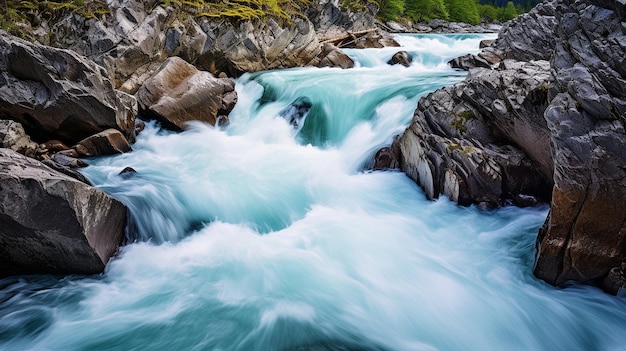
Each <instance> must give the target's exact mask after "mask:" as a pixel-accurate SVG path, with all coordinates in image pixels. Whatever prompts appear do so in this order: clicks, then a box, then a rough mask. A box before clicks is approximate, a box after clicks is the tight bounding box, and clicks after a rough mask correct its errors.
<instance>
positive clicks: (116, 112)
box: [0, 31, 136, 144]
mask: <svg viewBox="0 0 626 351" xmlns="http://www.w3.org/2000/svg"><path fill="white" fill-rule="evenodd" d="M133 105H134V99H133V98H132V97H131V96H128V95H125V94H123V93H121V92H118V91H115V90H114V89H113V86H112V85H111V82H110V80H109V79H108V77H107V73H106V71H105V70H104V69H103V68H102V67H100V66H98V65H96V64H94V63H93V62H91V61H89V60H88V59H86V58H84V57H82V56H80V55H78V54H76V53H75V52H72V51H69V50H61V49H56V48H51V47H46V46H42V45H38V44H32V43H29V42H26V41H24V40H21V39H18V38H16V37H13V36H11V35H9V34H7V33H5V32H3V31H0V119H11V120H15V121H17V122H20V123H21V124H22V125H23V126H24V129H25V130H26V131H27V133H28V134H29V135H30V136H31V137H33V138H34V139H35V140H38V141H44V140H50V139H60V140H62V141H64V142H67V143H70V144H73V143H76V142H77V141H79V140H81V139H83V138H85V137H87V136H90V135H92V134H95V133H98V132H101V131H103V130H105V129H108V128H115V129H118V130H120V131H122V132H123V133H127V134H129V135H130V134H132V125H133V124H134V122H133V121H134V118H135V113H136V111H135V108H134V106H133Z"/></svg>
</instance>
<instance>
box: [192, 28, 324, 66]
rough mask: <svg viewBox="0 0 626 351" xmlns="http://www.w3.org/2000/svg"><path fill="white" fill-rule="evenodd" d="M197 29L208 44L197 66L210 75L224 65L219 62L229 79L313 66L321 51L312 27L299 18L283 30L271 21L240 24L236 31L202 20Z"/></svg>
mask: <svg viewBox="0 0 626 351" xmlns="http://www.w3.org/2000/svg"><path fill="white" fill-rule="evenodd" d="M200 26H201V27H202V29H203V30H204V31H205V32H206V33H207V35H208V36H209V38H211V39H212V40H211V42H210V43H209V44H210V45H207V53H206V54H205V55H203V56H201V57H200V58H199V60H198V65H199V67H201V68H202V69H208V70H209V71H212V72H213V71H214V70H212V69H211V68H212V67H218V66H219V65H220V64H222V65H224V64H225V63H224V62H222V63H220V62H219V61H220V60H226V61H227V62H226V63H227V64H228V65H230V66H231V67H222V70H226V71H230V72H228V73H230V74H231V75H233V74H240V73H241V72H258V71H263V70H268V69H276V68H289V67H302V66H308V65H315V64H316V63H317V56H318V55H319V54H320V52H321V50H322V49H321V45H320V42H319V41H318V40H317V37H316V35H315V29H314V28H313V24H312V23H311V22H310V21H309V20H307V19H302V18H298V19H295V20H294V21H293V24H291V25H288V26H286V27H285V28H282V27H280V26H279V25H278V24H277V23H276V22H275V21H273V20H271V19H269V20H267V22H263V21H260V20H254V21H245V22H241V23H240V24H239V27H237V28H236V27H234V26H233V25H232V24H230V23H229V22H226V21H217V22H215V21H208V20H206V19H205V20H203V21H201V23H200Z"/></svg>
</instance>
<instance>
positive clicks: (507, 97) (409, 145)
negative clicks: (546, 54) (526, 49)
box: [400, 61, 552, 207]
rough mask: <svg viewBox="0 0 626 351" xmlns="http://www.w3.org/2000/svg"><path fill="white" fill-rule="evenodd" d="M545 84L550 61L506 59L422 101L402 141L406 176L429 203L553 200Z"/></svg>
mask: <svg viewBox="0 0 626 351" xmlns="http://www.w3.org/2000/svg"><path fill="white" fill-rule="evenodd" d="M548 79H549V64H548V62H546V61H536V62H516V61H505V62H504V63H503V64H501V65H500V67H498V69H495V70H492V69H483V68H477V69H472V70H470V72H469V74H468V76H467V78H466V80H465V81H464V82H461V83H458V84H456V85H454V86H452V87H447V88H443V89H440V90H438V91H435V92H434V93H431V94H429V95H428V96H427V97H425V98H422V99H421V100H420V101H419V104H418V109H417V110H416V112H415V116H414V118H413V121H412V123H411V124H410V126H409V127H408V128H407V130H406V131H405V133H404V135H403V136H402V137H401V139H400V150H401V162H400V164H401V165H402V169H403V171H405V173H407V175H408V176H409V177H411V178H413V179H414V180H415V181H416V182H418V183H419V184H420V185H421V186H422V187H423V188H424V190H425V193H426V195H427V196H428V197H429V198H436V197H438V196H439V195H440V194H444V195H446V196H448V197H449V198H450V199H451V200H453V201H455V202H458V203H459V204H462V205H470V204H479V205H481V206H486V207H497V206H500V205H503V204H506V203H509V202H512V201H514V200H515V199H517V198H520V196H519V195H524V196H533V197H538V198H541V199H544V200H548V199H549V197H550V188H551V186H552V182H551V178H552V157H551V154H550V151H549V150H550V145H549V134H548V131H547V127H546V122H545V120H544V119H543V111H544V109H545V107H546V106H547V103H548V101H547V90H548V89H547V88H548Z"/></svg>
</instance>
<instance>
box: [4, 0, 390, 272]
mask: <svg viewBox="0 0 626 351" xmlns="http://www.w3.org/2000/svg"><path fill="white" fill-rule="evenodd" d="M107 6H108V9H106V11H102V12H101V13H100V15H98V16H85V15H84V13H81V12H78V11H74V12H71V13H69V14H67V15H66V16H65V17H63V18H56V20H55V21H52V20H48V21H46V20H42V19H38V20H37V21H35V22H33V24H31V25H32V26H31V27H28V26H27V27H23V28H22V29H21V32H22V33H24V34H25V35H26V36H28V37H29V39H30V41H26V40H23V39H20V38H17V37H14V36H12V35H10V34H8V33H6V32H3V31H0V148H2V149H0V150H1V153H0V163H2V165H3V168H2V171H1V172H0V197H1V198H2V199H3V200H2V207H0V228H1V229H0V244H2V245H1V246H2V252H3V253H4V254H3V255H2V259H1V260H0V276H3V275H9V274H28V273H59V274H67V273H80V274H92V273H97V272H101V271H102V270H103V268H104V266H105V264H106V263H107V261H108V260H109V259H110V257H111V256H112V255H114V254H115V252H116V250H117V248H118V246H119V245H120V244H121V243H122V239H123V238H124V228H125V218H126V209H125V208H124V206H123V205H122V204H121V203H119V202H117V201H115V200H114V199H111V198H110V197H108V196H107V195H106V194H104V193H103V192H101V191H99V190H97V189H94V188H92V187H91V186H90V185H89V184H88V183H89V182H88V181H87V180H86V179H85V178H84V177H83V176H82V175H81V174H80V173H79V172H77V171H76V168H79V167H83V166H85V165H86V163H85V162H84V161H83V160H81V158H82V157H91V156H99V155H107V154H114V153H123V152H129V151H131V150H132V146H131V145H132V143H133V141H134V139H135V136H136V133H137V132H138V131H139V130H141V122H139V123H136V120H135V117H136V116H137V115H139V116H141V117H143V118H146V119H156V120H158V121H159V122H161V124H162V125H163V126H165V127H167V128H170V129H173V130H181V129H183V128H184V125H185V123H186V122H187V121H190V120H201V121H205V122H207V123H210V124H213V125H220V124H223V123H227V122H228V114H229V112H230V110H231V109H232V108H233V107H234V105H235V103H236V102H237V94H236V92H235V90H234V86H235V83H234V79H232V78H229V77H236V76H238V75H240V74H242V73H243V72H255V71H261V70H268V69H276V68H289V67H300V66H310V65H314V66H333V67H334V66H337V67H342V68H349V67H352V65H353V63H352V61H351V60H350V59H349V58H348V57H347V56H346V55H345V54H343V53H342V52H341V51H340V50H339V49H338V48H337V47H336V46H335V45H333V44H337V45H341V46H350V47H382V46H384V45H396V46H397V44H396V43H395V42H394V41H393V39H392V38H391V37H390V36H389V35H388V34H386V33H385V32H383V31H380V30H378V29H377V28H376V21H375V19H374V13H375V12H376V8H375V7H370V8H364V9H363V11H361V12H352V11H349V10H340V9H339V3H338V2H333V1H330V2H322V3H319V4H317V5H315V6H311V7H310V8H308V9H307V11H306V14H307V17H306V18H302V17H294V18H292V19H291V20H289V21H285V20H282V21H280V20H278V21H275V20H273V19H271V18H269V19H267V20H266V21H262V20H240V21H237V20H232V19H228V18H209V17H194V16H192V15H190V13H188V12H185V11H183V10H181V8H179V7H173V6H163V5H160V3H159V2H157V1H138V0H114V1H109V2H107ZM279 22H280V23H279ZM22 26H24V24H22ZM19 154H22V155H25V156H28V157H29V158H26V157H23V156H20V155H19Z"/></svg>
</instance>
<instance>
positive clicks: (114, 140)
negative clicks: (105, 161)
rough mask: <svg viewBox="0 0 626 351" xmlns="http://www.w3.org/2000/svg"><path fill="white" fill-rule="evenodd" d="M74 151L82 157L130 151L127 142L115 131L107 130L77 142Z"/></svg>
mask: <svg viewBox="0 0 626 351" xmlns="http://www.w3.org/2000/svg"><path fill="white" fill-rule="evenodd" d="M74 149H75V150H76V151H77V152H78V154H79V155H80V156H82V157H92V156H103V155H114V154H123V153H125V152H129V151H132V148H131V147H130V144H129V143H128V140H126V138H124V135H122V133H120V132H119V131H118V130H116V129H107V130H105V131H103V132H100V133H98V134H94V135H92V136H89V137H87V138H85V139H83V140H81V141H79V142H78V144H76V146H75V147H74Z"/></svg>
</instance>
